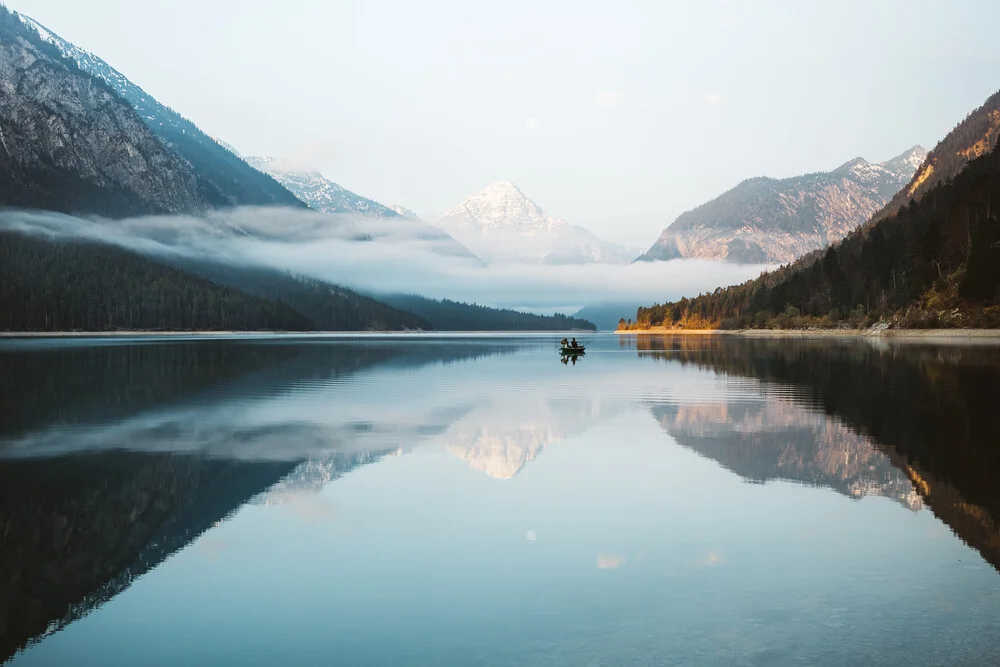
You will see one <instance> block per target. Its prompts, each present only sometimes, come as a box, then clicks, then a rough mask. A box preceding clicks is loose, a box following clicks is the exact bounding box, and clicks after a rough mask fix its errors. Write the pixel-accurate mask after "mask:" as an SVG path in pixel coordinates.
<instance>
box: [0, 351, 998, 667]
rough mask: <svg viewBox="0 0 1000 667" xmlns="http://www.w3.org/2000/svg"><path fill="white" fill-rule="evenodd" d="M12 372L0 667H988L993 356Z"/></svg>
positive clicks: (3, 435) (316, 355) (4, 387)
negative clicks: (0, 666)
mask: <svg viewBox="0 0 1000 667" xmlns="http://www.w3.org/2000/svg"><path fill="white" fill-rule="evenodd" d="M558 338H560V336H551V335H540V336H523V337H522V336H506V335H492V336H490V335H484V336H460V335H452V336H438V337H430V336H413V337H406V336H382V335H372V336H355V337H352V336H306V337H294V338H290V337H281V336H264V335H262V336H230V337H204V338H195V337H184V336H162V337H157V336H150V337H129V338H126V339H120V338H69V339H16V340H3V341H0V373H2V377H3V382H2V384H0V538H2V545H3V546H2V555H0V637H2V640H0V661H2V660H4V659H9V660H10V664H11V665H16V666H17V667H28V666H35V665H74V666H77V667H79V666H83V665H101V666H105V665H123V666H124V665H129V666H133V665H144V666H147V665H148V666H152V665H206V666H208V665H211V666H219V665H240V666H248V665H249V666H256V665H331V664H337V665H376V666H381V665H421V666H423V665H427V666H432V665H433V666H444V665H539V666H543V665H545V666H548V665H573V666H579V665H602V666H603V665H608V666H622V665H836V666H842V665H860V664H864V665H899V664H906V665H908V666H914V665H985V664H993V663H994V661H995V659H996V642H997V639H998V638H1000V576H998V567H1000V527H998V525H997V521H998V517H1000V514H998V513H1000V485H998V484H997V480H998V479H1000V409H998V408H997V397H998V396H1000V346H995V345H992V344H977V345H963V344H958V343H952V344H947V345H935V344H931V343H927V342H921V343H916V342H906V341H886V340H883V339H852V340H848V339H845V340H806V339H782V340H765V339H743V338H737V337H728V336H720V337H655V336H644V337H631V336H621V337H619V336H613V335H591V336H586V337H585V338H586V340H585V342H586V343H587V346H588V347H587V354H586V356H584V357H582V358H580V359H579V360H577V361H576V363H573V362H572V361H567V362H566V363H564V362H563V361H562V360H561V359H560V357H559V355H558V352H557V347H558V345H557V341H558Z"/></svg>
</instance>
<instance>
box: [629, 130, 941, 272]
mask: <svg viewBox="0 0 1000 667" xmlns="http://www.w3.org/2000/svg"><path fill="white" fill-rule="evenodd" d="M926 157H927V151H926V150H925V149H924V148H923V147H921V146H914V147H913V148H911V149H909V150H908V151H906V152H904V153H902V154H901V155H898V156H896V157H894V158H892V159H890V160H886V161H885V162H880V163H878V164H874V163H871V162H868V161H867V160H865V159H863V158H860V157H859V158H855V159H853V160H850V161H849V162H847V163H845V164H843V165H841V166H839V167H837V168H836V169H834V170H833V171H830V172H818V173H814V174H805V175H803V176H794V177H791V178H783V179H774V178H767V177H757V178H751V179H747V180H745V181H743V182H742V183H740V184H739V185H737V186H736V187H735V188H733V189H732V190H729V191H728V192H725V193H724V194H722V195H720V196H718V197H716V198H715V199H713V200H712V201H710V202H707V203H705V204H702V205H701V206H698V207H697V208H695V209H693V210H691V211H688V212H686V213H683V214H682V215H680V216H679V217H678V218H677V220H675V221H674V222H673V224H671V225H670V226H669V227H667V228H666V229H665V230H664V231H663V233H662V234H661V235H660V238H659V239H658V240H657V241H656V243H654V244H653V246H652V247H651V248H650V249H649V250H647V251H646V252H645V253H644V254H643V255H642V256H641V257H639V260H643V261H654V260H670V259H678V258H685V257H699V258H704V259H725V260H730V261H737V262H746V263H754V264H756V263H772V264H778V263H786V262H790V261H792V260H794V259H796V258H798V257H801V256H802V255H805V254H806V253H808V252H811V251H813V250H818V249H820V248H822V247H825V246H827V245H830V244H832V243H836V242H837V241H839V240H841V239H842V238H844V237H845V236H847V234H849V233H850V232H851V231H853V230H854V229H856V228H857V227H858V226H859V225H861V224H863V223H864V222H865V221H867V220H868V219H870V218H871V217H872V216H873V215H874V214H875V213H877V212H878V211H879V210H880V209H881V208H882V207H883V206H885V205H886V204H887V203H888V202H889V200H890V199H891V198H892V197H893V195H895V194H896V193H897V192H898V191H899V190H900V188H902V187H903V186H905V185H906V184H907V183H908V182H909V181H910V180H911V178H912V177H913V174H914V173H915V172H916V171H917V168H918V167H919V166H920V164H921V163H923V161H924V159H925V158H926Z"/></svg>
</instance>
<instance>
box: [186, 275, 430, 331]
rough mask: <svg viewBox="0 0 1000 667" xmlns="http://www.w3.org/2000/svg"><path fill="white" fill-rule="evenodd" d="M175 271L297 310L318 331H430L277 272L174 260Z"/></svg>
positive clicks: (341, 292) (401, 315)
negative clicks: (185, 272)
mask: <svg viewBox="0 0 1000 667" xmlns="http://www.w3.org/2000/svg"><path fill="white" fill-rule="evenodd" d="M169 261H170V263H171V264H172V265H173V266H176V267H178V268H181V269H183V270H185V271H188V272H190V273H193V274H195V275H198V276H201V277H203V278H205V279H207V280H210V281H212V282H213V283H216V284H218V285H223V286H226V287H231V288H234V289H238V290H240V291H241V292H244V293H246V294H250V295H253V296H256V297H260V298H262V299H266V300H269V301H274V302H277V303H281V304H283V305H286V306H288V307H290V308H292V309H293V310H294V311H295V312H296V313H299V314H300V315H302V316H303V317H304V318H306V320H308V322H309V327H308V328H309V329H310V330H316V331H365V330H377V331H386V330H397V331H398V330H425V331H426V330H428V329H432V328H433V326H432V325H431V324H429V323H428V322H427V320H425V319H423V318H421V317H419V316H418V315H414V314H412V313H411V312H406V311H404V310H400V309H398V308H394V307H393V306H391V305H389V304H387V303H384V302H382V301H376V300H375V299H373V298H371V297H369V296H365V295H363V294H358V293H357V292H355V291H353V290H350V289H347V288H346V287H341V286H339V285H332V284H330V283H326V282H323V281H321V280H315V279H313V278H306V277H304V276H295V275H292V274H288V273H284V272H282V271H277V270H275V269H269V268H263V267H252V266H233V265H229V264H223V263H219V262H211V261H208V260H199V261H195V260H181V259H173V260H169Z"/></svg>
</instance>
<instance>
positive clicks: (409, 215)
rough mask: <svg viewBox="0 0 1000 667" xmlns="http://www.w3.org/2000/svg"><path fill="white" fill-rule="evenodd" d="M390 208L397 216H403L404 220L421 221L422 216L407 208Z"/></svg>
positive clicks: (392, 206)
mask: <svg viewBox="0 0 1000 667" xmlns="http://www.w3.org/2000/svg"><path fill="white" fill-rule="evenodd" d="M389 208H391V209H392V210H393V211H395V212H396V214H397V215H401V216H403V217H404V218H409V219H410V220H420V216H419V215H417V214H416V213H414V212H413V211H411V210H410V209H408V208H406V207H405V206H400V205H399V204H393V205H391V206H390V207H389Z"/></svg>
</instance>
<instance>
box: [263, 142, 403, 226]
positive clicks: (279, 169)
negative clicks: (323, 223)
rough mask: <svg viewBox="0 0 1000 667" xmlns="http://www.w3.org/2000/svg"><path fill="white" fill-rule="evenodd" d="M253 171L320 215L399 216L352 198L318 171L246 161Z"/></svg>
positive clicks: (358, 197)
mask: <svg viewBox="0 0 1000 667" xmlns="http://www.w3.org/2000/svg"><path fill="white" fill-rule="evenodd" d="M245 159H246V161H247V163H248V164H249V165H250V166H252V167H253V168H254V169H257V170H258V171H261V172H263V173H265V174H268V175H269V176H271V177H272V178H274V179H275V180H276V181H278V182H279V183H281V185H282V186H284V187H285V189H287V190H288V191H289V192H291V193H292V194H293V195H295V197H296V198H297V199H299V201H302V202H304V203H305V204H306V205H307V206H308V207H309V208H311V209H315V210H317V211H322V212H323V213H348V214H353V215H363V216H365V217H369V218H398V217H400V214H399V213H397V212H396V211H394V210H392V209H391V208H389V207H388V206H383V205H382V204H380V203H378V202H377V201H374V200H372V199H368V198H367V197H362V196H361V195H358V194H355V193H353V192H351V191H350V190H348V189H347V188H344V187H341V186H339V185H337V184H336V183H334V182H333V181H331V180H329V179H328V178H326V177H325V176H323V174H321V173H319V172H318V171H312V170H306V169H298V168H296V167H295V166H293V165H292V164H290V163H288V162H286V161H283V160H280V159H277V158H273V157H254V156H248V157H246V158H245Z"/></svg>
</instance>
